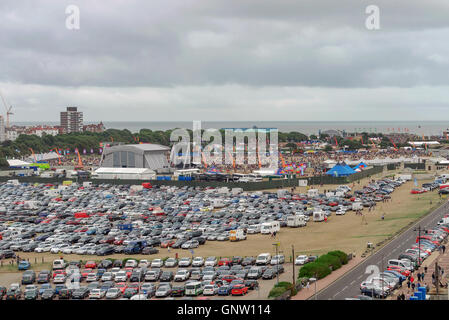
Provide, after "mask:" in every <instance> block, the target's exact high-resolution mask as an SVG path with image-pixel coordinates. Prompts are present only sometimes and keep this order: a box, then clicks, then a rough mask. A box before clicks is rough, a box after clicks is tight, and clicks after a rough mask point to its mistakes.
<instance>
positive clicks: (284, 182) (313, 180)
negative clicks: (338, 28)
mask: <svg viewBox="0 0 449 320" xmlns="http://www.w3.org/2000/svg"><path fill="white" fill-rule="evenodd" d="M383 168H384V167H383V166H379V167H373V168H370V169H367V170H364V171H361V172H357V173H355V174H353V175H350V176H348V177H332V176H327V175H321V176H314V177H305V178H296V177H292V178H290V179H271V180H270V181H262V182H224V181H195V180H194V181H179V180H150V181H149V182H151V184H153V185H166V186H177V187H185V186H188V187H213V188H220V187H228V188H242V189H243V190H244V191H256V190H267V189H279V188H291V187H297V186H298V185H299V180H307V183H308V185H319V184H335V185H339V184H346V183H350V182H354V181H357V180H360V179H363V178H365V177H369V176H372V175H374V174H377V173H381V172H382V171H383ZM9 179H17V180H19V182H21V183H62V182H63V181H68V180H70V181H73V182H76V181H77V179H76V178H72V179H58V178H41V177H14V178H11V177H0V182H6V181H7V180H9ZM81 181H90V182H92V183H95V184H114V185H136V184H137V185H140V184H142V182H144V181H145V182H148V180H122V179H111V180H109V179H82V180H81V179H80V182H81Z"/></svg>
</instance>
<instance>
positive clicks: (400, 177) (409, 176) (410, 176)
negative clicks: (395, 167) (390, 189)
mask: <svg viewBox="0 0 449 320" xmlns="http://www.w3.org/2000/svg"><path fill="white" fill-rule="evenodd" d="M398 178H399V179H401V180H404V181H410V180H412V175H411V174H401V175H400V176H399V177H398Z"/></svg>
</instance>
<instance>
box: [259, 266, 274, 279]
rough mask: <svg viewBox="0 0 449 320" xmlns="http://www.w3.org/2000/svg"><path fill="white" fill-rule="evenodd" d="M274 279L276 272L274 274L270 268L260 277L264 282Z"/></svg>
mask: <svg viewBox="0 0 449 320" xmlns="http://www.w3.org/2000/svg"><path fill="white" fill-rule="evenodd" d="M274 277H276V272H274V270H273V269H271V268H270V269H267V270H265V272H264V273H263V275H262V279H264V280H267V279H273V278H274Z"/></svg>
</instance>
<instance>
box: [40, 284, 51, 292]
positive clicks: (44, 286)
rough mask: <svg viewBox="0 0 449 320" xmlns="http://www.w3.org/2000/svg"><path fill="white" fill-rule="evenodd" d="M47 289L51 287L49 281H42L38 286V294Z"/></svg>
mask: <svg viewBox="0 0 449 320" xmlns="http://www.w3.org/2000/svg"><path fill="white" fill-rule="evenodd" d="M47 289H51V284H50V283H44V284H43V285H41V287H40V288H39V295H42V294H43V293H44V291H45V290H47Z"/></svg>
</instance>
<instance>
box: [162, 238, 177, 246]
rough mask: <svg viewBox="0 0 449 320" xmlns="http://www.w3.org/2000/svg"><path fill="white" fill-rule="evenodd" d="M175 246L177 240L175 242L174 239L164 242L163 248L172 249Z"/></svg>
mask: <svg viewBox="0 0 449 320" xmlns="http://www.w3.org/2000/svg"><path fill="white" fill-rule="evenodd" d="M174 244H175V240H173V239H170V240H166V241H162V243H161V248H167V247H171V246H172V245H174Z"/></svg>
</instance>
